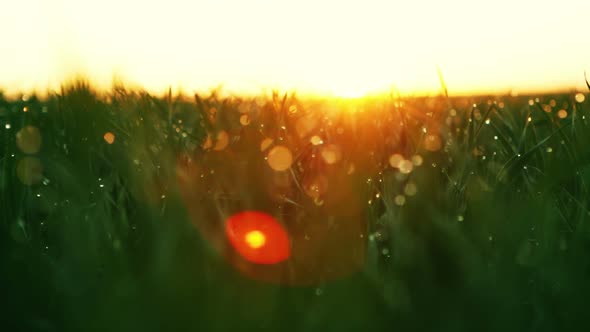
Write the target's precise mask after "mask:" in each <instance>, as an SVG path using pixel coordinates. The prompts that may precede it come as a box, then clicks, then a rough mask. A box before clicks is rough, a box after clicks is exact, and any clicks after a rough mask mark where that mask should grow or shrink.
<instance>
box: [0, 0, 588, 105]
mask: <svg viewBox="0 0 590 332" xmlns="http://www.w3.org/2000/svg"><path fill="white" fill-rule="evenodd" d="M556 6H558V8H559V10H556ZM589 12H590V1H586V0H563V1H561V2H559V4H558V5H556V4H555V3H554V2H546V1H545V2H543V1H541V2H540V1H537V0H521V1H512V0H496V1H491V0H482V1H467V0H449V1H435V0H417V1H395V0H394V1H387V0H365V1H359V0H356V1H345V2H343V1H332V0H326V1H316V0H313V1H312V0H298V1H293V0H252V1H238V0H195V1H188V0H168V1H149V2H146V1H139V0H104V1H100V2H96V1H90V0H20V1H12V2H7V3H6V4H5V6H3V9H2V11H0V31H1V33H2V36H3V40H2V41H3V42H2V43H1V44H0V56H1V59H2V61H1V62H0V88H1V89H4V91H5V92H7V93H15V92H18V91H22V90H23V89H27V90H30V89H36V90H40V92H42V91H43V89H46V88H47V87H50V88H52V89H55V88H58V87H59V84H60V83H63V82H64V81H65V80H68V79H71V78H72V77H73V75H76V74H84V75H87V76H88V77H90V78H91V79H92V81H93V82H94V83H95V84H97V85H99V87H104V88H108V87H110V86H111V84H112V82H113V79H115V80H117V79H121V80H123V81H124V82H125V83H130V84H132V86H133V85H137V86H141V87H144V88H146V89H148V90H149V91H151V92H158V93H159V92H163V91H166V90H167V89H168V87H170V86H172V87H173V88H174V89H183V90H184V91H185V92H191V91H194V90H208V89H210V88H212V87H216V86H218V85H220V84H223V87H224V89H225V90H227V91H229V92H239V93H247V94H250V93H260V92H261V91H268V90H269V89H275V88H278V89H297V90H298V91H300V92H301V93H303V94H305V93H309V94H328V95H334V96H339V97H360V96H364V95H365V94H369V93H380V92H382V93H388V92H389V91H391V90H392V89H393V90H396V91H398V92H402V93H408V94H419V93H430V92H438V91H439V90H440V82H439V78H438V76H437V71H436V67H437V66H439V67H440V69H441V72H442V73H443V76H444V79H445V82H446V85H447V86H448V88H449V92H450V93H451V94H462V93H473V92H501V93H508V92H511V91H512V92H516V91H518V92H526V91H531V90H540V91H545V90H550V89H568V90H569V89H578V90H580V89H584V88H585V83H584V80H583V72H584V70H585V69H586V70H590V43H588V42H587V36H586V34H587V30H588V27H587V24H586V22H588V13H589Z"/></svg>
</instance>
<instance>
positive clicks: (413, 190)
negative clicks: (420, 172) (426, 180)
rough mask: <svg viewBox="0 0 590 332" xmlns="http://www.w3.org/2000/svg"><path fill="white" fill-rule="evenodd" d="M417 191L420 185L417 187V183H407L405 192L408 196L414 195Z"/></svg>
mask: <svg viewBox="0 0 590 332" xmlns="http://www.w3.org/2000/svg"><path fill="white" fill-rule="evenodd" d="M417 192H418V187H416V185H415V184H414V183H412V182H409V183H407V184H406V186H405V187H404V194H406V195H407V196H414V195H416V193H417Z"/></svg>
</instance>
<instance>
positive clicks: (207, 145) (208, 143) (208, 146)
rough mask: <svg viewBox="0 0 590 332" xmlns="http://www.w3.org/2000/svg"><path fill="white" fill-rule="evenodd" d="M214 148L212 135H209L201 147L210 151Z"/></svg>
mask: <svg viewBox="0 0 590 332" xmlns="http://www.w3.org/2000/svg"><path fill="white" fill-rule="evenodd" d="M212 146H213V140H212V139H211V135H210V134H207V138H205V141H204V142H203V144H202V145H201V147H202V148H203V150H209V149H211V147H212Z"/></svg>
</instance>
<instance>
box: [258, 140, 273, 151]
mask: <svg viewBox="0 0 590 332" xmlns="http://www.w3.org/2000/svg"><path fill="white" fill-rule="evenodd" d="M273 142H274V141H273V139H272V138H265V139H263V140H262V142H260V151H263V152H264V151H265V150H266V149H268V148H269V147H270V146H271V145H272V143H273Z"/></svg>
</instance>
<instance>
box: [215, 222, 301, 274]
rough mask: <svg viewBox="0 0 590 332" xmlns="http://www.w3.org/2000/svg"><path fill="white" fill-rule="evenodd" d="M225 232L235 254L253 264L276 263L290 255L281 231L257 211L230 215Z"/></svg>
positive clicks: (282, 230) (287, 241)
mask: <svg viewBox="0 0 590 332" xmlns="http://www.w3.org/2000/svg"><path fill="white" fill-rule="evenodd" d="M225 232H226V235H227V238H228V240H229V242H230V244H231V245H232V247H233V248H234V249H235V250H236V252H237V253H238V254H239V255H240V256H242V258H244V259H246V260H247V261H249V262H252V263H255V264H277V263H280V262H282V261H284V260H286V259H288V258H289V257H290V256H291V243H290V241H289V236H288V235H287V232H286V231H285V229H284V228H283V227H282V226H281V224H279V222H278V221H277V220H276V219H274V218H273V217H272V216H270V215H268V214H266V213H263V212H257V211H245V212H240V213H237V214H234V215H232V216H231V217H229V218H228V219H227V221H226V225H225Z"/></svg>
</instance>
